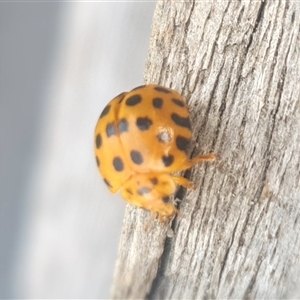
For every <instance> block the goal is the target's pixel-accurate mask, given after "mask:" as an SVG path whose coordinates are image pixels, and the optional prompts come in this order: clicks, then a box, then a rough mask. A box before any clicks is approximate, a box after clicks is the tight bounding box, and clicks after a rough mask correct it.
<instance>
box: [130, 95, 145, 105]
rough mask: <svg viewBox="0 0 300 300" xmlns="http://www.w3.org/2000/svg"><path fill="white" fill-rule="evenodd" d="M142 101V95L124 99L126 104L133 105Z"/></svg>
mask: <svg viewBox="0 0 300 300" xmlns="http://www.w3.org/2000/svg"><path fill="white" fill-rule="evenodd" d="M141 101H142V97H141V96H140V95H133V96H131V97H129V98H128V99H127V100H126V105H127V106H135V105H137V104H139V103H140V102H141Z"/></svg>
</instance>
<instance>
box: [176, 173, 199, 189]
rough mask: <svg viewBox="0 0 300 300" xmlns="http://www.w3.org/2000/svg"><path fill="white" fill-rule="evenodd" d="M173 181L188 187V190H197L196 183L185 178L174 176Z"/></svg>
mask: <svg viewBox="0 0 300 300" xmlns="http://www.w3.org/2000/svg"><path fill="white" fill-rule="evenodd" d="M172 179H173V180H174V182H175V183H176V184H178V185H182V186H184V187H186V188H187V189H193V190H194V189H195V186H194V183H193V182H192V181H190V180H188V179H186V178H184V177H177V176H172Z"/></svg>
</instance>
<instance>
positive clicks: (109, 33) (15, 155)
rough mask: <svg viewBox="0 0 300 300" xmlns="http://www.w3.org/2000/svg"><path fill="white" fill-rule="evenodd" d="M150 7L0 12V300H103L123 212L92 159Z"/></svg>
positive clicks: (63, 6) (140, 58)
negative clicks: (99, 124) (96, 135)
mask: <svg viewBox="0 0 300 300" xmlns="http://www.w3.org/2000/svg"><path fill="white" fill-rule="evenodd" d="M154 7H155V2H140V3H138V2H110V3H109V2H108V3H107V2H106V3H105V2H98V3H97V2H96V3H95V2H94V3H82V2H81V3H71V2H64V3H63V2H52V3H51V2H1V3H0V101H1V102H0V151H1V152H0V193H1V194H0V196H1V198H0V243H1V244H0V298H107V297H109V290H110V284H111V280H112V276H113V271H114V263H115V258H116V255H117V248H118V240H119V236H120V233H121V226H122V218H123V214H124V209H125V202H124V201H122V199H121V196H120V195H110V194H109V192H108V190H107V188H106V187H105V186H104V184H103V181H102V180H101V178H100V176H99V174H98V171H97V168H96V165H95V161H94V155H93V132H94V127H95V124H96V121H97V119H98V116H99V114H100V112H101V111H102V109H103V107H104V106H105V104H106V103H107V102H108V101H109V100H111V99H112V98H113V97H114V96H115V95H117V94H119V93H120V92H122V91H128V90H130V89H132V88H133V87H135V86H137V85H140V84H142V83H143V70H144V66H145V61H146V55H147V48H148V44H149V37H150V32H151V21H152V16H153V12H154Z"/></svg>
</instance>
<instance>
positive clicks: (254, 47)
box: [112, 0, 300, 299]
mask: <svg viewBox="0 0 300 300" xmlns="http://www.w3.org/2000/svg"><path fill="white" fill-rule="evenodd" d="M299 30H300V2H299V1H210V2H208V1H170V0H165V1H158V2H157V7H156V10H155V15H154V21H153V29H152V36H151V43H150V49H149V55H148V60H147V65H146V72H145V82H146V83H158V84H161V85H165V86H167V87H171V88H173V89H176V90H178V91H179V92H181V93H182V94H183V95H184V96H185V97H186V99H187V101H188V104H189V107H190V111H191V116H192V123H193V126H194V144H193V149H192V155H195V154H197V153H209V152H214V153H217V154H218V159H217V161H216V162H214V163H210V164H205V163H204V164H201V165H198V166H196V167H194V168H193V169H192V171H191V172H190V171H189V172H187V173H186V174H185V176H186V177H188V178H190V179H191V180H192V181H193V182H195V184H196V187H197V188H196V190H194V191H186V190H185V189H180V190H179V191H178V193H177V195H176V197H177V198H179V199H180V200H181V202H180V203H179V209H180V215H179V216H177V217H176V218H175V220H174V221H173V223H172V229H173V231H174V236H173V237H167V232H168V226H166V225H164V224H160V223H159V222H154V223H153V224H152V226H150V228H149V230H148V231H145V227H146V225H147V223H148V222H149V220H150V219H151V215H150V213H149V212H146V211H142V210H140V209H137V208H134V207H131V206H128V207H127V210H126V215H125V219H124V225H123V233H122V237H121V241H120V249H119V256H118V260H117V265H116V272H115V278H114V282H113V287H112V298H114V299H117V298H123V299H126V298H130V299H136V298H139V299H142V298H149V299H152V298H153V299H208V298H227V299H228V298H236V299H237V298H239V299H247V298H250V299H254V298H256V299H258V298H265V299H266V298H269V299H270V298H298V297H300V32H299Z"/></svg>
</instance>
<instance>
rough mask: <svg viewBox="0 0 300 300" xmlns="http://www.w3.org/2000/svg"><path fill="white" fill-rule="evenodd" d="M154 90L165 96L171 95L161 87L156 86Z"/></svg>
mask: <svg viewBox="0 0 300 300" xmlns="http://www.w3.org/2000/svg"><path fill="white" fill-rule="evenodd" d="M154 89H155V90H157V91H158V92H162V93H165V94H170V93H171V91H169V90H168V89H167V88H164V87H162V86H156V87H155V88H154Z"/></svg>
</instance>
